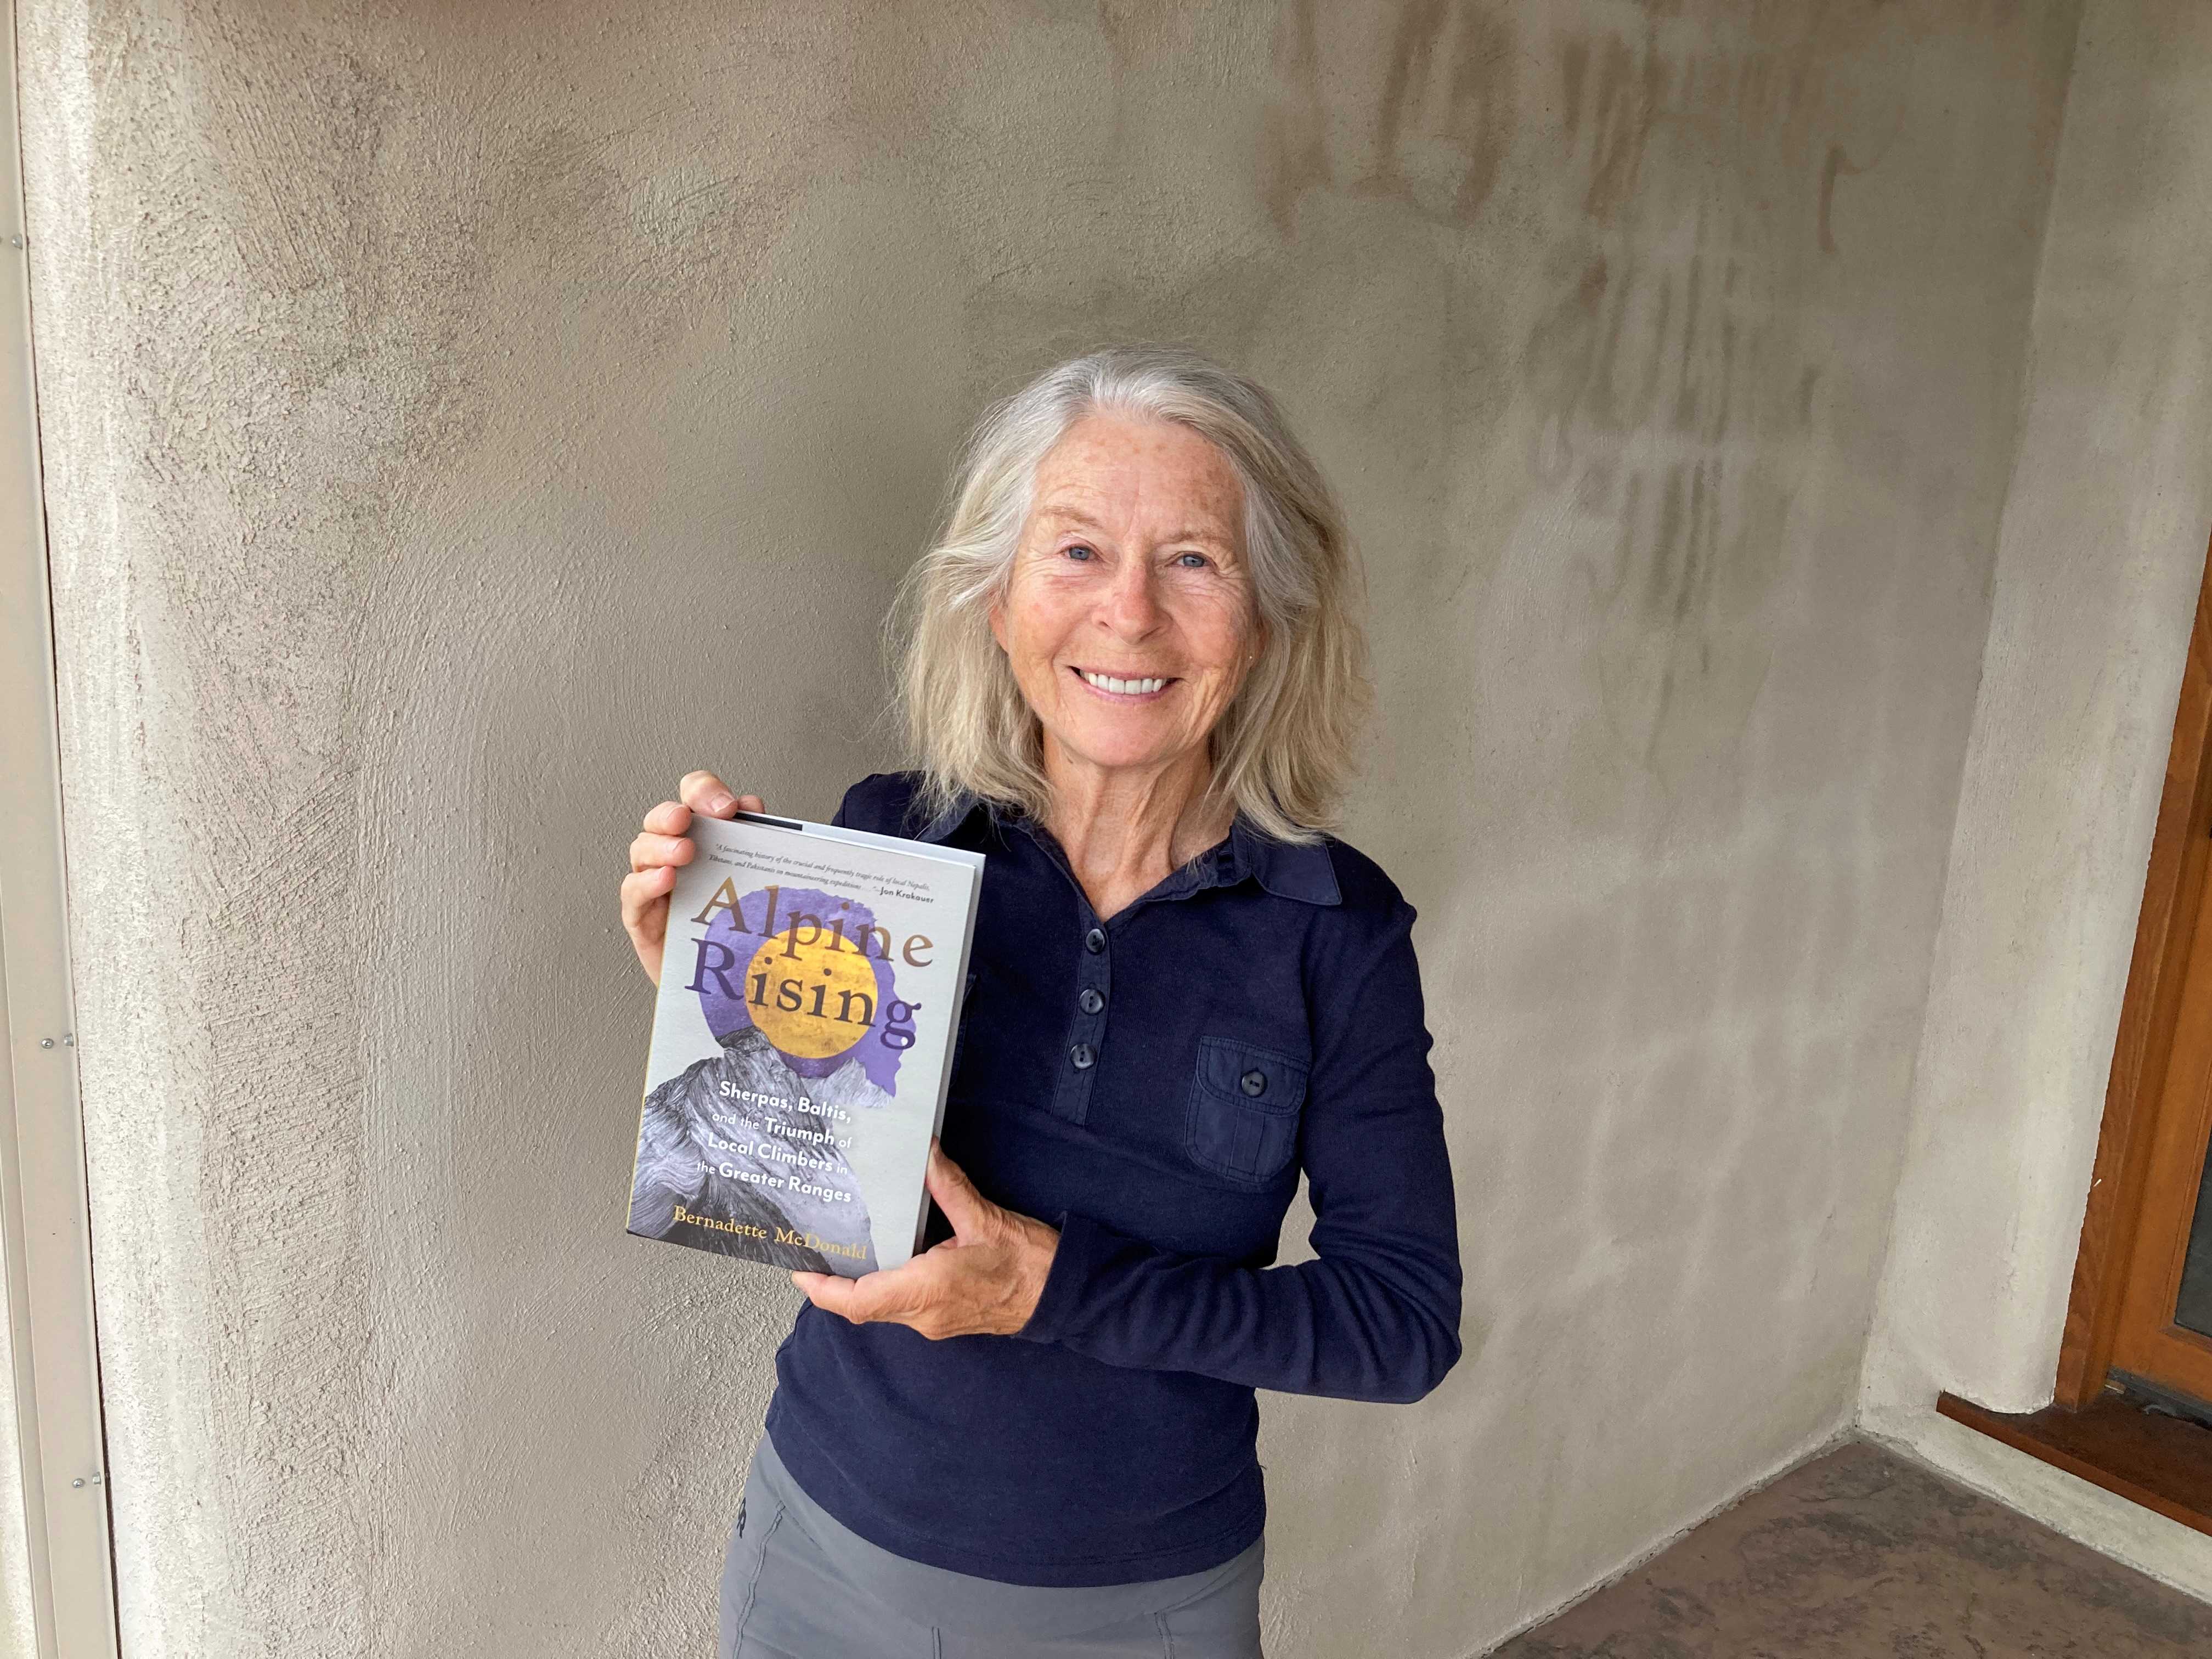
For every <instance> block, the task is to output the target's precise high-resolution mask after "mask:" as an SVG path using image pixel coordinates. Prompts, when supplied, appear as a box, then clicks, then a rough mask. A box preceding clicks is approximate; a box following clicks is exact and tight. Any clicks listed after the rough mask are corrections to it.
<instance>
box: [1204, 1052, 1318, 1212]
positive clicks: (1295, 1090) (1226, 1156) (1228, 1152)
mask: <svg viewBox="0 0 2212 1659" xmlns="http://www.w3.org/2000/svg"><path fill="white" fill-rule="evenodd" d="M1306 1071H1307V1062H1306V1061H1304V1060H1296V1059H1293V1058H1292V1057H1291V1056H1290V1055H1288V1054H1278V1053H1277V1052H1276V1051H1275V1050H1274V1049H1273V1048H1260V1047H1258V1046H1257V1045H1255V1044H1253V1043H1249V1042H1237V1041H1235V1040H1234V1039H1232V1038H1230V1037H1200V1039H1199V1040H1198V1074H1197V1075H1196V1076H1195V1077H1194V1078H1193V1079H1191V1085H1190V1109H1189V1112H1188V1117H1187V1120H1186V1127H1185V1129H1184V1142H1185V1150H1186V1151H1187V1152H1188V1153H1189V1154H1190V1158H1191V1161H1192V1162H1193V1163H1194V1164H1197V1165H1198V1166H1199V1168H1200V1169H1202V1170H1206V1171H1207V1172H1208V1173H1209V1174H1212V1175H1215V1176H1219V1177H1221V1179H1223V1180H1224V1181H1227V1182H1231V1183H1233V1184H1234V1185H1237V1186H1239V1187H1253V1188H1258V1187H1267V1186H1272V1185H1273V1183H1274V1182H1275V1180H1276V1178H1277V1177H1279V1176H1280V1175H1281V1174H1282V1173H1283V1170H1284V1169H1285V1167H1286V1166H1287V1165H1288V1164H1290V1161H1291V1153H1292V1152H1295V1151H1297V1144H1298V1109H1299V1108H1300V1107H1301V1106H1302V1105H1304V1103H1305V1097H1306Z"/></svg>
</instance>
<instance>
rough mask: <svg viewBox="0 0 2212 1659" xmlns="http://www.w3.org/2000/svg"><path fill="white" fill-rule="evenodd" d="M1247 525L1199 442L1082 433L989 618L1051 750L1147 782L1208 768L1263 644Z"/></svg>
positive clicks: (1097, 423) (1082, 426) (1118, 426)
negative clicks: (1178, 769) (1190, 763)
mask: <svg viewBox="0 0 2212 1659" xmlns="http://www.w3.org/2000/svg"><path fill="white" fill-rule="evenodd" d="M1243 525H1244V491H1243V485H1242V484H1241V483H1239V482H1238V481H1237V474H1236V472H1235V471H1234V470H1233V469H1232V468H1231V466H1230V465H1229V462H1228V459H1227V458H1226V457H1225V456H1224V455H1223V454H1222V453H1221V452H1220V451H1219V450H1218V449H1216V448H1215V447H1213V446H1212V444H1211V443H1210V442H1208V441H1206V439H1204V438H1201V437H1200V436H1199V435H1198V434H1196V433H1195V432H1193V431H1191V430H1190V429H1189V428H1188V427H1182V426H1176V425H1174V424H1172V423H1170V422H1162V421H1146V420H1132V419H1130V418H1128V417H1127V416H1119V415H1103V414H1099V415H1090V416H1085V417H1084V418H1083V419H1082V420H1080V421H1078V422H1076V423H1075V424H1074V425H1073V426H1072V427H1070V428H1068V430H1067V433H1066V435H1065V436H1064V437H1062V438H1061V439H1060V442H1059V443H1057V444H1056V445H1054V447H1053V448H1052V449H1051V451H1050V452H1049V453H1047V454H1046V456H1045V458H1044V459H1043V461H1042V463H1040V464H1039V465H1038V467H1037V474H1036V494H1035V497H1034V500H1033V501H1032V503H1031V506H1030V515H1029V518H1028V520H1026V521H1025V522H1024V525H1023V526H1022V534H1021V541H1020V543H1019V544H1018V547H1017V549H1016V551H1015V555H1014V566H1013V571H1012V577H1011V579H1010V580H1009V582H1008V586H1007V590H1006V596H1005V598H1004V599H1002V600H1000V602H998V603H997V604H994V605H993V606H992V608H991V632H992V633H993V634H994V635H996V636H997V639H998V641H999V644H1000V648H1001V649H1003V650H1004V651H1005V652H1006V659H1007V661H1008V662H1009V663H1011V664H1012V666H1013V671H1014V678H1015V679H1016V681H1017V682H1018V684H1020V686H1021V688H1022V695H1023V696H1024V697H1026V698H1027V699H1028V700H1029V705H1030V708H1032V709H1034V710H1035V711H1036V717H1037V719H1038V720H1040V721H1041V722H1042V725H1043V726H1044V730H1045V735H1046V740H1047V744H1048V747H1049V746H1051V745H1054V744H1056V745H1057V746H1058V748H1059V749H1060V751H1061V754H1062V756H1063V757H1065V758H1068V759H1073V760H1076V761H1079V762H1084V763H1089V764H1091V765H1093V766H1097V767H1101V768H1105V769H1118V768H1134V769H1142V770H1145V771H1148V772H1149V771H1154V770H1157V769H1160V768H1162V767H1164V766H1168V765H1172V764H1174V763H1176V762H1178V761H1187V760H1189V759H1192V758H1193V757H1200V756H1203V755H1204V753H1205V745H1206V734H1207V733H1208V732H1211V731H1212V729H1213V726H1214V722H1215V721H1217V720H1219V719H1220V718H1221V714H1222V711H1223V710H1224V709H1225V708H1228V707H1229V704H1230V702H1231V700H1232V699H1234V698H1235V696H1237V688H1238V687H1240V686H1241V685H1243V683H1244V676H1245V673H1246V671H1247V670H1248V669H1249V666H1250V662H1249V658H1250V657H1251V656H1252V655H1253V654H1254V653H1256V652H1257V650H1258V649H1259V646H1260V642H1261V634H1260V632H1259V628H1258V624H1257V623H1256V620H1255V615H1256V613H1255V608H1254V604H1253V594H1252V582H1251V575H1250V572H1249V570H1248V568H1246V565H1245V562H1244V532H1243Z"/></svg>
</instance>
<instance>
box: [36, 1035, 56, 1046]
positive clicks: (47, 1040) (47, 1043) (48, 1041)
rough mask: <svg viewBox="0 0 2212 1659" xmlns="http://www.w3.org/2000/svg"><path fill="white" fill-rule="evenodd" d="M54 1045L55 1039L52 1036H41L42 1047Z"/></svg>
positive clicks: (40, 1043) (40, 1044)
mask: <svg viewBox="0 0 2212 1659" xmlns="http://www.w3.org/2000/svg"><path fill="white" fill-rule="evenodd" d="M53 1046H54V1040H53V1039H52V1037H40V1039H39V1047H40V1048H52V1047H53Z"/></svg>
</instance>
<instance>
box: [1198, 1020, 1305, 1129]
mask: <svg viewBox="0 0 2212 1659" xmlns="http://www.w3.org/2000/svg"><path fill="white" fill-rule="evenodd" d="M1308 1064H1309V1062H1307V1061H1305V1060H1297V1059H1294V1058H1292V1057H1291V1055H1289V1054H1278V1053H1277V1052H1276V1051H1275V1050H1274V1049H1273V1048H1261V1047H1260V1046H1259V1045H1257V1044H1256V1043H1250V1042H1238V1041H1237V1040H1236V1039H1235V1038H1233V1037H1200V1039H1199V1040H1198V1078H1199V1081H1200V1083H1202V1084H1204V1085H1206V1087H1207V1088H1208V1089H1211V1090H1212V1091H1214V1092H1215V1093H1217V1094H1219V1095H1222V1096H1224V1097H1226V1098H1228V1099H1231V1100H1235V1101H1241V1102H1243V1103H1244V1104H1246V1105H1248V1106H1251V1107H1253V1108H1255V1109H1258V1110H1261V1111H1267V1112H1295V1111H1296V1110H1297V1109H1298V1107H1299V1105H1300V1104H1301V1103H1303V1102H1304V1099H1305V1097H1306V1071H1307V1067H1308Z"/></svg>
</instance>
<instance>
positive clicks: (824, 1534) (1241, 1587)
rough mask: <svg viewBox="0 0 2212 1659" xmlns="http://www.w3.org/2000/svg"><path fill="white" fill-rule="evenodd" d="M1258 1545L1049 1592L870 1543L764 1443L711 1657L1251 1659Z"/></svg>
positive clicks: (741, 1513)
mask: <svg viewBox="0 0 2212 1659" xmlns="http://www.w3.org/2000/svg"><path fill="white" fill-rule="evenodd" d="M1264 1559H1265V1541H1264V1540H1262V1541H1260V1542H1257V1543H1255V1544H1254V1545H1252V1547H1250V1548H1249V1549H1247V1550H1246V1551H1245V1552H1244V1553H1243V1554H1241V1555H1239V1556H1237V1557H1236V1558H1235V1559H1232V1560H1229V1561H1225V1562H1224V1563H1222V1565H1219V1566H1218V1567H1214V1568H1212V1569H1211V1570H1209V1571H1205V1572H1194V1573H1186V1574H1184V1575H1182V1577H1176V1578H1155V1579H1152V1580H1150V1581H1148V1582H1146V1583H1139V1584H1103V1585H1100V1586H1098V1587H1097V1588H1095V1589H1050V1588H1043V1587H1039V1586H1036V1585H1030V1584H1006V1583H1000V1582H999V1581H998V1580H997V1579H994V1578H977V1577H971V1576H970V1575H969V1574H967V1573H964V1572H951V1571H946V1570H945V1568H943V1567H933V1566H929V1565H925V1564H924V1563H922V1562H920V1561H909V1560H908V1559H906V1558H905V1557H903V1556H899V1555H893V1554H892V1553H890V1551H888V1550H884V1549H882V1548H879V1547H878V1546H876V1545H874V1544H871V1543H870V1542H868V1541H867V1540H866V1539H865V1538H862V1537H860V1535H859V1534H857V1533H854V1531H852V1530H851V1529H850V1528H848V1527H846V1526H844V1525H843V1524H842V1522H838V1521H837V1520H836V1519H835V1518H834V1517H833V1516H830V1515H829V1513H828V1512H827V1511H825V1510H823V1508H822V1507H821V1505H819V1504H817V1503H815V1502H814V1500H813V1499H812V1498H809V1497H808V1496H807V1495H806V1493H805V1491H803V1490H802V1489H801V1488H800V1486H799V1483H798V1482H797V1481H795V1480H793V1479H792V1478H791V1475H790V1474H789V1472H788V1471H787V1470H786V1469H785V1468H784V1467H783V1463H782V1461H781V1459H779V1458H778V1457H777V1456H776V1455H775V1448H774V1447H773V1446H771V1445H770V1444H769V1440H768V1437H767V1436H765V1435H763V1436H762V1437H761V1443H760V1445H759V1447H758V1448H757V1449H756V1450H755V1451H754V1453H753V1462H752V1468H751V1469H750V1471H749V1472H748V1473H747V1474H746V1476H745V1493H744V1501H743V1502H741V1503H740V1504H738V1524H737V1528H736V1529H735V1530H734V1531H733V1532H732V1534H730V1548H729V1554H728V1557H727V1559H726V1560H725V1562H724V1564H723V1567H722V1629H721V1644H720V1649H719V1652H720V1659H1016V1656H1024V1659H1025V1656H1029V1655H1036V1654H1042V1655H1064V1656H1066V1659H1140V1656H1141V1659H1261V1653H1260V1578H1261V1572H1262V1571H1263V1567H1264Z"/></svg>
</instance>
